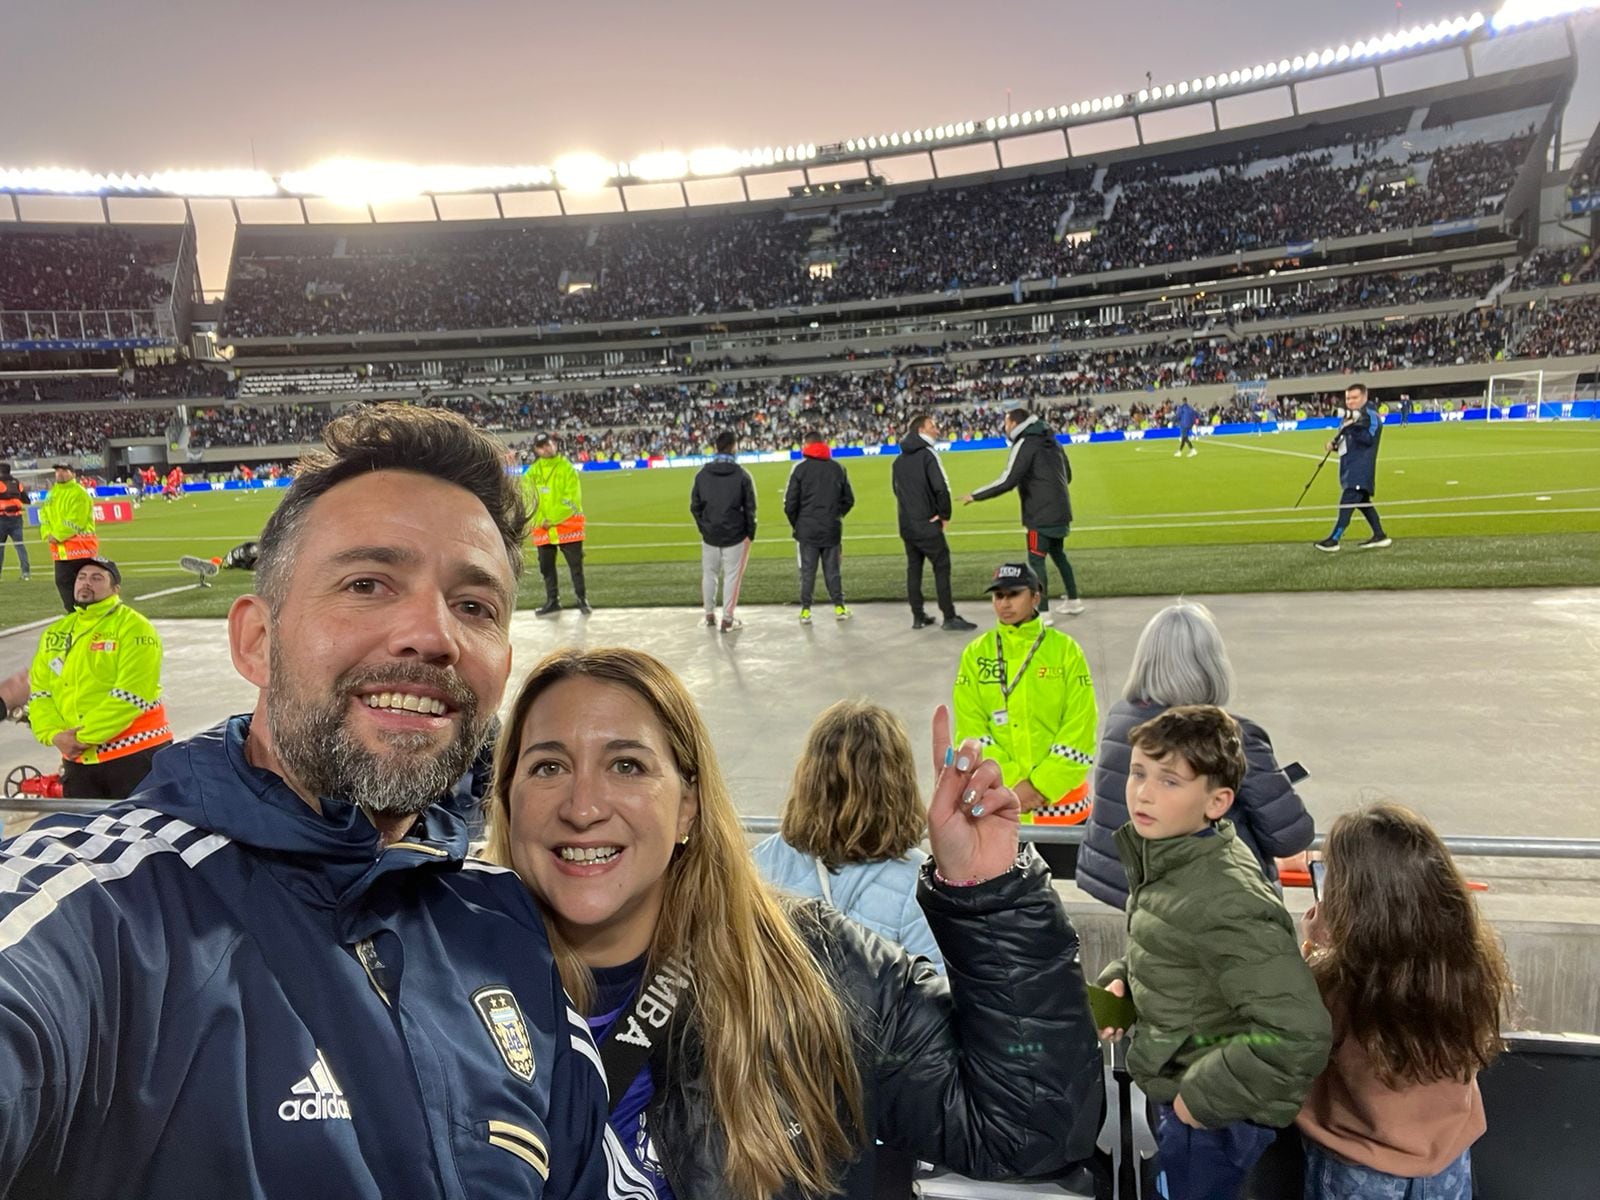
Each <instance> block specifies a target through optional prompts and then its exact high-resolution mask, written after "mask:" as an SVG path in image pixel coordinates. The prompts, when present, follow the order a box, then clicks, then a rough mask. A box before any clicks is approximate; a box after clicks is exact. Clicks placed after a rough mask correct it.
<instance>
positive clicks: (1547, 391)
mask: <svg viewBox="0 0 1600 1200" xmlns="http://www.w3.org/2000/svg"><path fill="white" fill-rule="evenodd" d="M1577 389H1578V372H1576V371H1512V372H1509V373H1507V374H1504V375H1491V376H1489V392H1488V396H1487V397H1486V402H1485V408H1486V411H1485V413H1484V416H1485V418H1486V419H1488V420H1490V421H1512V420H1517V421H1522V420H1526V421H1551V420H1560V418H1561V415H1562V413H1563V412H1564V411H1565V409H1564V407H1563V406H1564V405H1569V404H1571V403H1572V401H1573V398H1574V397H1575V395H1576V394H1577Z"/></svg>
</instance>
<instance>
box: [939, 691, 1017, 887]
mask: <svg viewBox="0 0 1600 1200" xmlns="http://www.w3.org/2000/svg"><path fill="white" fill-rule="evenodd" d="M933 770H934V785H933V800H932V801H931V802H930V803H929V805H928V841H929V843H930V844H931V846H932V847H933V861H934V864H935V865H936V866H937V867H938V869H939V874H940V875H941V876H943V877H944V878H945V879H947V880H949V881H951V882H953V883H967V882H982V881H983V880H986V879H993V878H994V877H995V876H996V875H1003V874H1005V873H1006V872H1007V871H1009V870H1010V869H1011V865H1012V863H1014V862H1015V861H1016V858H1017V846H1018V818H1019V817H1020V815H1021V812H1022V807H1021V805H1020V804H1019V803H1018V801H1017V796H1016V793H1015V792H1013V791H1012V790H1011V789H1010V788H1008V787H1006V786H1005V783H1004V781H1003V780H1002V778H1001V775H1000V768H999V766H998V765H996V764H995V763H994V762H993V761H991V760H989V759H985V758H984V757H983V756H982V746H981V745H980V744H979V742H978V740H977V739H976V738H968V739H967V740H966V741H964V742H962V743H961V745H960V746H959V747H952V746H951V744H950V710H949V709H948V708H946V707H945V706H944V705H943V704H941V705H940V706H939V707H938V708H936V709H935V710H934V713H933Z"/></svg>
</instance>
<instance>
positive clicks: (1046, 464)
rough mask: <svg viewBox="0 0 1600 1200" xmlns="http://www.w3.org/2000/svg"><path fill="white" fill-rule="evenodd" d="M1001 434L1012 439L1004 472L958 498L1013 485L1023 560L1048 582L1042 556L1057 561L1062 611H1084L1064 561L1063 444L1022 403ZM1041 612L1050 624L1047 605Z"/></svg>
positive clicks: (1067, 508) (1067, 515)
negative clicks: (1024, 541)
mask: <svg viewBox="0 0 1600 1200" xmlns="http://www.w3.org/2000/svg"><path fill="white" fill-rule="evenodd" d="M1006 438H1007V439H1008V440H1009V441H1010V442H1011V457H1010V458H1008V459H1007V460H1006V469H1005V474H1003V475H1001V476H1000V478H999V479H997V480H995V481H994V482H993V483H991V484H990V485H989V486H988V487H984V488H979V489H978V490H977V491H975V492H972V493H970V494H968V495H965V496H963V497H961V503H963V504H971V503H972V502H973V501H974V500H992V499H993V498H994V497H996V496H1002V495H1004V494H1005V493H1006V492H1009V491H1011V490H1012V489H1013V488H1015V489H1016V491H1017V495H1018V496H1019V497H1020V498H1021V500H1022V526H1023V528H1024V529H1026V530H1027V531H1028V565H1029V566H1030V567H1032V568H1033V573H1034V574H1035V575H1037V576H1038V577H1039V580H1040V582H1041V583H1046V584H1048V582H1049V581H1048V578H1047V576H1046V575H1045V569H1046V568H1045V559H1046V558H1049V560H1050V561H1051V562H1053V563H1055V564H1056V570H1057V571H1059V572H1061V582H1062V583H1064V584H1066V587H1067V606H1066V608H1064V609H1063V610H1062V611H1063V612H1065V613H1066V615H1067V616H1069V617H1075V616H1077V615H1078V614H1079V613H1081V612H1082V611H1083V601H1082V600H1080V599H1079V598H1078V581H1077V579H1076V578H1075V577H1074V576H1073V574H1072V564H1071V563H1070V562H1068V561H1067V549H1066V542H1067V534H1068V532H1069V531H1070V529H1071V526H1072V500H1071V499H1070V498H1069V497H1068V495H1067V485H1068V484H1069V483H1071V482H1072V463H1071V462H1070V461H1068V459H1067V450H1066V447H1065V446H1062V445H1061V444H1060V443H1059V442H1057V441H1056V435H1055V434H1054V433H1053V432H1052V431H1051V429H1050V426H1048V425H1046V424H1045V423H1044V421H1043V419H1042V418H1039V417H1035V416H1034V415H1033V414H1032V413H1030V412H1029V411H1028V410H1027V409H1025V408H1014V409H1012V410H1011V411H1010V412H1008V413H1007V414H1006ZM1041 616H1042V617H1043V619H1044V623H1045V624H1046V625H1048V624H1050V615H1049V612H1048V606H1047V608H1046V611H1044V612H1043V613H1041Z"/></svg>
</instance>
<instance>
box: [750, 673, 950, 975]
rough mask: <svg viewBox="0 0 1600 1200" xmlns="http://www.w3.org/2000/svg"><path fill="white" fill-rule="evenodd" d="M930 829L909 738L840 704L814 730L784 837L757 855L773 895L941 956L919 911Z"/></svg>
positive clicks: (787, 805) (792, 792) (874, 714)
mask: <svg viewBox="0 0 1600 1200" xmlns="http://www.w3.org/2000/svg"><path fill="white" fill-rule="evenodd" d="M927 831H928V821H927V813H926V812H925V811H924V809H923V807H922V791H921V788H920V787H919V786H918V784H917V764H916V760H915V759H914V758H913V757H912V755H911V739H910V738H909V737H907V736H906V727H905V726H904V725H902V724H901V723H900V718H898V717H897V716H895V715H894V714H893V713H892V712H890V711H889V710H888V709H886V708H884V707H883V706H882V705H880V704H872V703H869V702H867V701H862V700H841V701H839V702H838V703H837V704H834V705H832V706H831V707H829V708H827V709H826V710H824V712H823V713H822V715H821V716H820V717H818V718H817V720H816V723H815V724H814V725H812V726H811V732H810V734H808V735H807V737H806V746H805V750H804V751H802V752H801V755H800V761H799V762H797V763H796V764H795V768H794V781H793V782H792V783H791V784H790V785H789V798H788V799H787V800H786V801H785V802H784V806H783V827H782V832H781V833H777V834H773V836H771V837H769V838H767V839H766V840H765V841H763V842H762V843H761V844H760V845H758V846H757V847H756V848H755V860H756V869H757V870H758V871H760V872H761V874H762V877H763V878H765V879H766V880H767V882H769V883H771V884H772V885H773V886H774V887H779V888H782V889H783V890H784V891H786V892H792V893H794V894H795V895H798V896H811V897H814V898H816V899H820V900H826V901H827V902H828V903H829V904H832V905H833V906H834V907H835V908H837V909H838V910H839V911H840V912H842V913H844V915H845V916H847V917H849V918H850V919H851V920H853V921H856V922H858V923H859V924H862V925H865V926H866V927H867V928H868V929H870V930H872V931H873V932H874V933H878V934H881V935H883V936H884V937H886V938H888V939H889V940H890V941H891V942H898V943H899V944H900V945H901V946H904V947H905V949H906V951H907V952H908V953H910V954H920V955H921V956H922V957H924V958H926V959H927V960H928V961H929V962H931V963H933V965H934V967H935V969H937V970H938V971H939V972H940V973H941V974H943V973H944V956H943V955H941V954H940V953H939V943H938V942H936V941H934V940H933V931H932V930H931V929H929V928H928V918H927V917H926V916H924V915H923V912H922V906H921V905H919V904H918V903H917V879H918V876H919V875H920V874H921V873H922V864H923V863H925V862H927V860H928V856H927V855H926V854H924V853H923V852H922V851H921V850H920V849H919V848H918V846H917V843H918V842H920V841H922V839H923V837H924V835H926V833H927Z"/></svg>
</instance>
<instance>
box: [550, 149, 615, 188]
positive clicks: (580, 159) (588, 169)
mask: <svg viewBox="0 0 1600 1200" xmlns="http://www.w3.org/2000/svg"><path fill="white" fill-rule="evenodd" d="M611 174H612V165H611V164H610V163H608V162H607V161H606V160H605V159H603V158H601V157H600V156H599V155H598V154H563V155H562V156H561V157H560V158H558V159H556V183H557V184H558V185H559V186H560V187H561V189H562V190H563V191H568V192H597V191H599V190H600V189H601V188H603V187H605V186H606V184H607V182H609V181H610V179H611Z"/></svg>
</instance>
